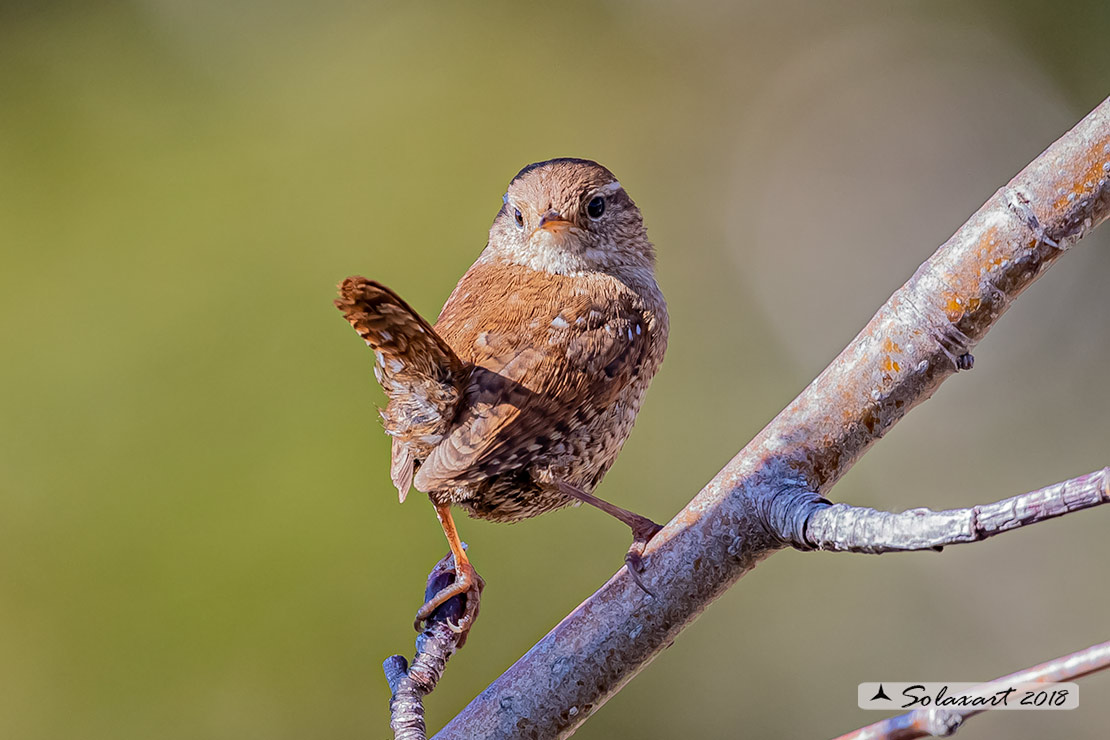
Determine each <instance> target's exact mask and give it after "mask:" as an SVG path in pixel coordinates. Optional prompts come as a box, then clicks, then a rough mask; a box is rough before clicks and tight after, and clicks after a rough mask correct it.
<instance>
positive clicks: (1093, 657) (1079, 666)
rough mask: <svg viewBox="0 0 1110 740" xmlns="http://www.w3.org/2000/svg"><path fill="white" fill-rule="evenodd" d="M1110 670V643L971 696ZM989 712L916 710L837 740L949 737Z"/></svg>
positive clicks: (993, 683)
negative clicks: (971, 720) (965, 722)
mask: <svg viewBox="0 0 1110 740" xmlns="http://www.w3.org/2000/svg"><path fill="white" fill-rule="evenodd" d="M1107 668H1110V642H1103V643H1099V644H1098V645H1092V646H1090V647H1089V648H1086V649H1084V650H1080V651H1079V652H1075V653H1072V654H1071V655H1065V656H1063V657H1062V658H1056V659H1055V660H1050V661H1048V662H1047V663H1041V664H1040V665H1038V666H1034V667H1032V668H1027V669H1026V670H1024V671H1018V672H1017V673H1011V674H1010V675H1009V676H1003V677H1002V678H996V679H995V680H994V681H989V682H987V683H985V684H981V685H979V686H976V687H975V688H974V689H972V690H971V691H970V692H968V693H970V694H975V695H983V694H991V693H994V692H995V691H996V690H1001V689H1004V688H1006V687H1007V686H1018V685H1021V684H1030V683H1057V682H1063V681H1070V680H1072V679H1075V678H1082V677H1083V676H1089V675H1090V674H1092V673H1096V672H1097V671H1102V670H1106V669H1107ZM985 711H987V708H984V707H953V708H945V709H936V708H933V709H916V710H914V711H912V712H907V713H906V714H900V715H898V716H897V717H891V718H889V719H884V720H882V721H881V722H876V723H875V724H873V725H868V726H867V727H862V728H860V729H858V730H855V731H854V732H849V733H848V734H847V735H841V736H840V737H838V738H836V740H914V738H919V737H948V736H949V735H954V734H955V733H956V730H958V729H960V727H961V726H962V725H963V722H964V720H966V719H967V718H968V717H974V716H975V715H977V714H981V713H982V712H985Z"/></svg>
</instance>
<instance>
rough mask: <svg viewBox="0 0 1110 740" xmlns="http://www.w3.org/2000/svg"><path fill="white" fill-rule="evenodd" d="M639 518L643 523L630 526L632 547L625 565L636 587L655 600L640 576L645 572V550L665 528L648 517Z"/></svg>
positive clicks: (625, 559) (638, 522) (626, 556)
mask: <svg viewBox="0 0 1110 740" xmlns="http://www.w3.org/2000/svg"><path fill="white" fill-rule="evenodd" d="M637 518H638V519H639V520H641V521H637V522H635V523H630V524H629V526H630V527H632V546H631V547H629V548H628V553H627V554H626V555H625V556H624V564H625V565H626V566H628V575H630V576H632V580H633V581H635V582H636V585H637V586H639V587H640V589H641V590H642V591H643V592H644V593H645V594H647V595H648V596H651V597H653V598H654V597H655V594H653V593H652V592H651V590H650V589H649V588H648V587H647V586H645V585H644V580H643V578H641V577H640V574H641V573H643V572H644V549H645V548H646V547H647V543H648V542H650V541H651V538H652V537H654V536H655V535H656V534H658V533H659V530H661V529H662V528H663V527H662V526H661V525H659V524H656V523H655V522H653V521H651V520H650V519H648V518H647V517H641V516H638V517H637Z"/></svg>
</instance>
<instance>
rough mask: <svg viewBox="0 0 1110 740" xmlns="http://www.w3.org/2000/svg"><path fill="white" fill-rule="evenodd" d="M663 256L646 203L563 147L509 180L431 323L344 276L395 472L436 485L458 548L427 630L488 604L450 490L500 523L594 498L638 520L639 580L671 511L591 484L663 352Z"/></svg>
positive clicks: (634, 556)
mask: <svg viewBox="0 0 1110 740" xmlns="http://www.w3.org/2000/svg"><path fill="white" fill-rule="evenodd" d="M654 268H655V251H654V249H653V248H652V246H651V243H650V242H649V241H648V239H647V234H646V233H645V231H644V225H643V220H642V218H641V216H640V210H639V209H638V208H637V207H636V205H635V204H634V203H633V202H632V199H631V198H629V197H628V194H627V193H626V192H625V191H624V188H623V187H622V186H621V184H620V183H619V182H617V179H616V178H615V177H614V176H613V174H612V173H611V172H610V171H609V170H607V169H606V168H604V167H602V166H601V165H599V164H597V163H596V162H591V161H589V160H584V159H553V160H550V161H547V162H539V163H536V164H532V165H529V166H527V167H525V168H524V169H523V170H521V171H520V172H519V173H518V174H517V176H516V177H514V178H513V180H512V182H510V183H509V187H508V191H507V192H506V193H505V195H504V197H503V205H502V207H501V210H500V211H498V213H497V217H496V218H495V219H494V221H493V226H492V227H491V228H490V233H489V243H488V245H487V246H486V248H485V250H484V251H483V252H482V254H481V255H480V256H479V257H478V260H477V261H476V262H475V263H474V264H473V265H472V266H471V268H470V269H469V270H467V272H466V274H465V275H463V277H462V280H460V281H459V284H458V285H457V286H456V287H455V290H454V292H452V293H451V296H450V298H448V299H447V303H446V304H445V305H444V307H443V310H442V312H441V313H440V315H439V320H438V321H437V322H436V325H435V327H432V326H431V325H429V324H428V323H427V322H426V321H424V320H423V319H422V318H421V317H420V316H419V315H418V314H417V313H416V312H415V311H414V310H413V309H412V308H411V307H409V305H408V304H407V303H405V302H404V301H403V300H401V298H400V297H398V296H397V294H396V293H394V292H393V291H391V290H390V289H389V288H386V287H385V286H384V285H381V284H379V283H376V282H373V281H371V280H367V279H366V278H362V277H351V278H347V279H346V280H344V281H343V283H342V284H341V285H340V286H339V295H340V298H339V300H337V301H336V302H335V303H336V306H338V307H339V309H340V310H341V311H342V312H343V314H344V315H345V316H346V318H347V320H348V321H349V322H350V323H351V325H352V326H353V327H354V328H355V330H356V331H357V332H358V333H359V335H360V336H361V337H362V338H363V339H364V340H365V341H366V343H367V344H368V345H370V347H371V349H373V350H374V356H375V360H376V361H375V365H374V375H375V376H376V377H377V379H378V382H380V383H381V385H382V387H383V388H384V389H385V393H386V395H387V396H388V397H389V403H388V405H387V406H386V408H385V410H384V411H383V412H382V418H383V419H384V421H385V430H386V432H387V433H388V434H389V435H391V436H392V437H393V462H392V466H391V470H390V473H391V476H392V478H393V483H394V485H396V486H397V492H398V494H400V498H401V501H404V500H405V496H406V495H407V494H408V491H409V488H410V487H412V486H415V487H416V489H417V490H419V491H422V492H424V493H427V494H428V497H429V498H430V499H431V501H432V504H433V505H434V506H435V510H436V514H437V515H438V516H439V521H440V524H441V525H442V527H443V531H444V534H446V535H447V541H448V543H449V544H450V546H451V551H452V552H453V553H454V556H455V567H456V578H455V582H454V583H453V584H451V585H450V586H448V587H447V588H445V589H443V590H442V591H440V592H439V593H438V594H436V595H435V596H434V597H433V598H431V599H430V600H429V601H428V602H427V603H425V604H424V606H423V607H421V609H420V611H419V612H418V613H417V617H416V625H417V629H419V628H420V623H421V622H422V621H424V620H426V619H427V618H428V617H429V616H431V614H432V612H433V611H434V610H435V609H436V608H437V607H438V606H439V605H441V604H443V603H444V602H445V601H447V600H448V599H450V598H452V597H454V596H457V595H460V594H464V593H465V594H466V609H465V614H464V616H463V617H462V618H461V619H460V621H459V624H458V625H457V627H458V629H459V630H460V631H462V632H465V630H467V629H469V627H470V625H471V624H472V623H473V620H474V617H475V616H476V615H477V611H478V603H479V599H480V588H481V585H482V582H481V579H480V578H479V577H478V575H477V573H476V572H475V570H474V568H473V566H471V564H470V562H469V560H468V558H467V555H466V552H465V551H464V550H463V547H462V544H461V543H460V541H459V536H458V534H457V532H456V530H455V524H454V521H453V520H452V518H451V505H452V504H458V505H460V506H462V507H463V508H464V509H465V510H466V511H467V512H468V513H469V514H470V515H471V516H473V517H477V518H480V519H489V520H491V521H497V522H515V521H519V520H521V519H526V518H528V517H533V516H536V515H538V514H542V513H544V512H547V511H552V510H554V509H559V508H561V507H564V506H567V505H568V504H571V503H574V502H575V501H584V502H586V503H588V504H591V505H593V506H596V507H598V508H600V509H601V510H603V511H605V512H607V513H609V514H611V515H613V516H615V517H617V518H618V519H620V520H621V521H622V522H624V523H626V524H628V525H629V526H630V527H631V528H632V533H633V538H634V539H633V543H632V547H631V548H630V549H629V551H628V555H627V556H626V561H627V563H628V566H629V571H630V572H631V574H632V576H633V578H635V579H636V580H637V582H639V576H638V575H637V572H638V571H639V570H640V568H641V567H642V566H641V564H640V556H641V555H642V553H643V548H644V545H645V544H646V543H647V541H648V540H649V539H651V537H652V536H653V535H654V534H655V533H656V532H657V531H658V530H659V525H657V524H655V523H654V522H652V521H651V520H650V519H646V518H645V517H642V516H639V515H638V514H634V513H632V512H630V511H626V510H625V509H621V508H619V507H617V506H614V505H612V504H609V503H607V502H605V501H602V500H601V499H599V498H596V497H595V496H593V495H591V493H590V492H591V491H593V489H594V487H595V486H597V484H598V483H599V482H600V481H601V479H602V477H603V476H604V475H605V473H606V471H608V470H609V467H610V466H611V465H612V464H613V461H614V460H615V459H616V457H617V454H618V453H619V452H620V449H621V446H622V445H623V444H624V441H625V439H627V437H628V434H629V431H631V429H632V423H633V421H634V420H635V418H636V414H637V412H638V411H639V410H640V402H641V400H642V399H643V397H644V392H645V391H646V390H647V387H648V384H649V383H650V382H651V379H652V376H654V375H655V371H656V370H657V369H658V367H659V364H660V362H662V360H663V353H664V351H665V349H666V346H667V306H666V303H665V302H664V300H663V295H662V293H661V292H660V291H659V286H658V285H657V284H656V282H655V270H654ZM641 585H642V584H641ZM645 590H646V589H645Z"/></svg>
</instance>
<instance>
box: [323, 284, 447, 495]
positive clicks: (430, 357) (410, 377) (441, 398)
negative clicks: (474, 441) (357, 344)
mask: <svg viewBox="0 0 1110 740" xmlns="http://www.w3.org/2000/svg"><path fill="white" fill-rule="evenodd" d="M335 305H336V307H337V308H338V309H339V310H340V311H342V312H343V315H344V316H345V317H346V318H347V321H348V322H350V324H351V326H353V327H354V328H355V331H357V332H358V334H359V336H360V337H362V338H363V340H364V341H365V342H366V343H367V344H368V345H370V348H371V349H372V350H374V377H376V378H377V379H378V382H379V383H381V386H382V388H383V389H384V390H385V394H386V396H388V397H389V405H388V406H386V408H385V410H384V411H383V412H382V418H383V419H384V420H385V430H386V432H387V433H389V434H390V435H391V436H392V437H393V464H392V466H391V470H390V474H391V477H392V478H393V483H394V485H395V486H397V492H398V494H399V495H400V498H401V500H402V501H404V500H405V495H406V494H407V493H408V490H409V487H410V486H411V485H412V476H413V471H414V461H415V460H416V459H423V458H424V457H425V456H426V455H427V453H428V452H429V451H430V450H431V448H432V447H434V446H435V445H436V444H438V443H439V441H440V439H441V438H442V436H443V434H444V432H445V431H446V430H447V427H448V425H449V424H450V422H451V420H452V419H453V418H454V416H455V412H456V410H457V407H458V402H459V397H460V395H461V392H460V388H461V384H462V382H463V364H462V362H461V361H460V360H459V358H458V356H457V355H456V354H455V353H454V351H453V350H452V349H451V347H449V346H448V345H447V343H446V342H445V341H443V339H442V338H441V337H440V336H439V335H438V334H436V331H435V329H433V328H432V327H431V325H430V324H428V322H427V321H425V320H424V319H422V318H421V317H420V315H419V314H418V313H416V311H414V310H413V309H412V307H411V306H409V304H407V303H405V302H404V301H403V300H402V299H401V297H400V296H398V295H397V294H396V293H394V292H393V291H392V290H390V289H389V288H387V287H385V286H384V285H382V284H380V283H376V282H374V281H373V280H367V279H366V278H364V277H357V276H356V277H349V278H347V279H346V280H344V281H343V282H342V283H340V284H339V300H337V301H336V302H335Z"/></svg>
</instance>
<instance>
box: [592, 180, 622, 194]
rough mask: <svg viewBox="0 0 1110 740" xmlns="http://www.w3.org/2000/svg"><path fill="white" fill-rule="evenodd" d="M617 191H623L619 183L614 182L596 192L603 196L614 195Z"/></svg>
mask: <svg viewBox="0 0 1110 740" xmlns="http://www.w3.org/2000/svg"><path fill="white" fill-rule="evenodd" d="M618 190H623V188H622V187H621V184H620V183H619V182H617V181H616V180H614V181H613V182H611V183H609V184H608V185H603V186H601V187H600V188H598V189H597V192H599V193H604V194H605V195H608V194H609V193H615V192H617V191H618Z"/></svg>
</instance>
